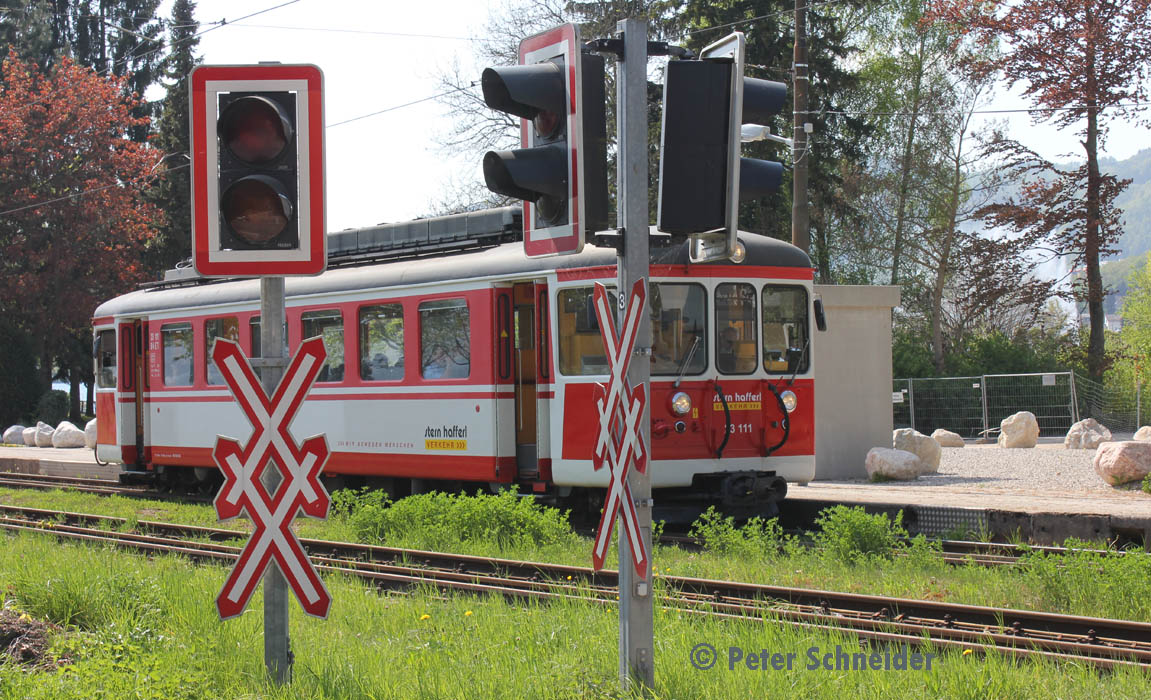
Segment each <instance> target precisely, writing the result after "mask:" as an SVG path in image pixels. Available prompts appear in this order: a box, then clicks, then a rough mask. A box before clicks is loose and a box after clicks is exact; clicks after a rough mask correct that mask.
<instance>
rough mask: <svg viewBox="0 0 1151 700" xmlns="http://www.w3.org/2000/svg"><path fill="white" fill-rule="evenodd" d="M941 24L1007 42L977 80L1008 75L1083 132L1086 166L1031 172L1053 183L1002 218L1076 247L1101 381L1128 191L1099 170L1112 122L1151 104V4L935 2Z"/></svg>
mask: <svg viewBox="0 0 1151 700" xmlns="http://www.w3.org/2000/svg"><path fill="white" fill-rule="evenodd" d="M933 16H934V17H935V18H936V19H938V20H939V21H944V22H947V23H948V24H950V25H952V26H954V27H955V28H957V29H958V31H959V32H960V33H961V35H964V36H969V37H972V38H973V39H974V40H975V41H976V42H978V43H979V44H981V45H984V46H989V45H991V44H994V43H999V44H1000V47H1001V50H1000V52H999V53H998V54H997V55H993V56H990V57H979V58H976V59H973V60H972V61H971V62H970V63H969V65H968V68H969V69H970V70H971V71H972V72H973V73H974V74H977V75H988V74H993V73H1002V75H1003V76H1004V77H1005V78H1006V79H1007V81H1008V83H1010V84H1011V85H1015V84H1020V83H1021V84H1022V86H1023V93H1024V94H1025V95H1026V96H1028V97H1030V98H1031V99H1032V100H1033V102H1034V103H1035V105H1036V107H1038V108H1039V111H1036V112H1034V113H1033V114H1034V119H1035V121H1051V122H1053V123H1055V124H1056V125H1057V126H1058V127H1060V128H1066V127H1069V126H1078V127H1079V128H1080V130H1079V132H1078V134H1079V135H1080V136H1081V137H1082V141H1081V145H1082V146H1083V150H1084V153H1085V155H1086V164H1085V165H1084V166H1083V167H1082V168H1081V169H1079V170H1078V171H1076V172H1075V173H1074V174H1072V173H1069V172H1060V171H1055V169H1054V168H1053V167H1043V166H1042V165H1040V166H1030V167H1031V169H1032V170H1036V169H1037V170H1039V171H1043V170H1046V171H1047V173H1046V174H1047V175H1049V176H1051V177H1050V179H1040V180H1038V181H1033V182H1031V183H1030V184H1029V185H1028V186H1027V187H1025V192H1026V197H1025V200H1024V201H1023V202H1022V203H1018V204H1017V205H1016V207H1017V208H1016V210H1015V211H1014V212H1009V211H1006V210H1000V212H999V214H1000V220H1003V218H1007V219H1009V220H1010V221H1011V222H1012V224H1013V225H1014V226H1015V227H1016V228H1017V229H1020V228H1021V227H1022V228H1031V229H1034V227H1035V226H1046V225H1053V227H1052V228H1048V229H1046V230H1047V231H1048V232H1051V233H1052V234H1053V235H1054V236H1056V238H1057V239H1059V238H1060V237H1061V240H1059V242H1060V243H1063V244H1065V245H1067V246H1068V247H1067V248H1064V249H1063V251H1064V252H1065V254H1068V255H1071V256H1072V257H1074V258H1075V259H1076V260H1077V261H1081V262H1082V264H1083V265H1084V267H1085V269H1086V277H1087V284H1086V290H1085V294H1084V296H1085V297H1086V300H1087V307H1088V311H1089V314H1090V318H1091V333H1090V346H1089V348H1088V373H1089V374H1090V375H1091V377H1092V378H1093V379H1095V380H1096V381H1101V380H1102V378H1103V371H1104V366H1105V360H1104V350H1105V347H1104V333H1103V327H1104V310H1103V301H1104V289H1103V282H1102V277H1101V275H1100V270H1099V260H1100V256H1101V255H1103V254H1104V253H1105V252H1106V250H1107V246H1108V244H1109V243H1111V242H1113V241H1114V240H1115V239H1116V238H1117V236H1118V229H1117V228H1111V227H1109V226H1108V222H1107V221H1106V218H1107V215H1108V213H1109V212H1108V208H1109V207H1110V205H1111V203H1112V202H1113V201H1114V196H1115V195H1116V194H1118V193H1119V192H1121V191H1122V189H1123V187H1124V186H1125V185H1123V184H1122V183H1120V182H1119V181H1118V180H1116V179H1115V178H1109V177H1107V176H1104V175H1102V174H1101V173H1100V172H1099V154H1098V151H1099V148H1100V146H1101V145H1102V143H1103V142H1104V140H1105V138H1106V135H1107V130H1106V125H1105V121H1104V120H1105V119H1106V118H1107V117H1117V116H1130V115H1132V114H1133V113H1134V110H1135V109H1136V105H1138V103H1141V102H1144V101H1146V99H1147V82H1146V81H1147V78H1148V64H1149V61H1151V0H1077V1H1074V2H1061V1H1060V0H1022V1H1020V2H1007V1H1006V0H991V1H990V2H985V1H984V0H935V5H934V7H933ZM1014 150H1015V153H1016V154H1019V153H1021V152H1020V151H1019V150H1018V149H1014ZM1048 165H1049V164H1048ZM1036 174H1042V173H1036ZM1052 203H1055V204H1058V205H1059V212H1058V215H1057V216H1055V217H1052V216H1050V215H1049V214H1048V211H1049V209H1048V208H1049V207H1050V205H1051V204H1052ZM1068 231H1070V233H1068Z"/></svg>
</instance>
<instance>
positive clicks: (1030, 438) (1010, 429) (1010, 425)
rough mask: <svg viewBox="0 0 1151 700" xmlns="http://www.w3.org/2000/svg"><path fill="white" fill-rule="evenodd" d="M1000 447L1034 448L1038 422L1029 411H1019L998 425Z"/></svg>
mask: <svg viewBox="0 0 1151 700" xmlns="http://www.w3.org/2000/svg"><path fill="white" fill-rule="evenodd" d="M998 442H999V446H1000V447H1035V444H1036V443H1037V442H1039V421H1037V420H1035V414H1034V413H1032V412H1031V411H1020V412H1019V413H1016V414H1015V415H1011V416H1007V417H1006V418H1004V419H1003V420H1002V421H1000V423H999V440H998Z"/></svg>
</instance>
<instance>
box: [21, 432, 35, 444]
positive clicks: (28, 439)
mask: <svg viewBox="0 0 1151 700" xmlns="http://www.w3.org/2000/svg"><path fill="white" fill-rule="evenodd" d="M24 444H25V445H26V446H28V447H35V446H36V429H35V428H24Z"/></svg>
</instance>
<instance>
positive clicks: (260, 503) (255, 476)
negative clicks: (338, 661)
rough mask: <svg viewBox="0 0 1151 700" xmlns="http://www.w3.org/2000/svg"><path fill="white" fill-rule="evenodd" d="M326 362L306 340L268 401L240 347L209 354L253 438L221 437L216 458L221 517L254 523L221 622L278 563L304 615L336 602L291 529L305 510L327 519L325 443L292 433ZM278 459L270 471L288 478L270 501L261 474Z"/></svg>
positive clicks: (319, 348)
mask: <svg viewBox="0 0 1151 700" xmlns="http://www.w3.org/2000/svg"><path fill="white" fill-rule="evenodd" d="M326 357H327V352H326V351H325V350H324V342H323V340H322V339H321V338H312V339H310V340H305V341H304V342H303V344H302V345H301V346H300V351H299V352H298V353H297V354H296V356H295V357H294V358H292V361H291V363H290V364H289V365H288V369H287V371H286V372H285V373H284V377H283V379H281V380H280V385H279V386H278V387H276V392H275V394H273V395H272V398H271V399H269V398H268V396H267V394H265V393H264V390H263V388H262V387H261V386H260V382H259V380H257V378H256V373H255V372H253V371H252V366H251V364H249V363H248V359H247V358H246V357H244V353H243V352H242V351H241V350H240V346H239V345H237V344H236V343H233V342H231V341H229V340H223V339H220V340H217V341H216V346H215V348H213V350H212V359H213V360H214V361H215V362H216V367H217V368H219V370H220V373H221V374H223V375H224V381H225V382H227V384H228V388H229V389H231V390H232V394H233V395H234V396H235V397H236V401H238V402H239V404H240V407H241V408H242V409H243V410H244V415H245V416H247V417H248V420H249V421H250V422H251V424H252V436H251V437H250V438H249V439H248V444H247V445H246V446H243V447H241V446H240V443H239V442H237V441H236V440H233V439H231V438H226V437H223V436H217V437H216V449H215V451H213V453H212V456H213V457H214V458H215V460H216V465H217V466H219V467H220V470H221V471H223V473H224V485H223V486H222V487H221V488H220V492H219V493H218V494H217V495H216V500H215V505H216V515H217V516H219V518H220V519H221V520H230V519H232V518H235V517H237V516H238V515H240V514H241V513H242V512H244V511H247V513H248V517H250V518H251V519H252V521H253V522H254V523H255V525H256V530H255V532H254V533H253V534H252V537H251V539H249V540H248V543H247V545H245V546H244V550H243V551H242V552H240V558H239V560H237V561H236V565H235V566H234V567H233V568H232V573H231V574H230V575H229V576H228V580H227V581H225V582H224V588H223V589H222V590H221V591H220V595H219V596H217V597H216V609H217V610H219V612H220V618H221V619H224V620H226V619H228V618H230V617H235V616H237V615H239V614H240V613H241V612H243V611H244V608H245V607H246V606H247V605H248V600H249V599H250V598H251V597H252V593H253V592H254V591H255V589H256V585H257V584H258V583H259V582H260V578H261V577H263V575H264V571H265V570H266V569H267V568H268V566H269V564H270V562H271V561H272V560H275V562H276V564H278V565H279V567H280V571H281V572H282V573H283V574H284V578H285V579H286V580H287V582H288V585H289V586H291V588H292V592H293V593H295V595H296V599H297V600H299V601H300V605H302V606H303V607H304V612H306V613H308V614H309V615H314V616H316V617H327V616H328V608H329V607H330V606H331V603H332V597H331V596H330V595H329V594H328V589H327V588H325V587H324V582H323V581H321V580H320V576H319V574H318V573H317V572H316V570H315V568H314V567H313V566H312V563H311V562H310V561H308V555H307V554H306V553H305V552H304V548H303V547H302V546H301V545H300V541H299V540H298V539H297V538H296V533H294V532H292V530H291V528H290V527H289V526H290V525H291V524H292V520H293V519H294V518H295V517H296V515H297V513H299V512H300V511H303V513H304V515H307V516H310V517H313V518H326V517H327V516H328V504H329V499H328V492H327V491H326V490H325V489H324V487H323V485H322V484H321V483H320V480H319V476H320V471H321V470H322V469H323V468H324V463H325V462H326V461H327V460H328V441H327V439H326V438H325V437H324V436H323V435H317V436H315V437H310V438H308V439H307V440H304V442H303V444H302V445H297V444H296V441H295V440H294V439H292V435H291V433H289V432H288V428H289V426H291V424H292V419H293V418H294V417H295V416H296V412H297V411H298V410H299V408H300V404H302V403H303V402H304V396H306V395H307V393H308V390H309V389H310V388H311V387H312V384H313V383H314V382H315V381H316V375H318V374H319V372H320V369H321V368H322V367H323V365H324V359H325V358H326ZM273 461H274V463H275V464H273V466H272V468H273V469H275V468H280V469H281V474H282V476H283V480H282V481H281V482H280V484H279V486H278V487H277V488H276V493H275V495H274V496H269V495H268V490H267V489H266V488H265V487H264V484H263V482H261V481H260V475H261V474H263V472H264V469H265V468H267V467H268V465H269V464H272V463H273ZM276 465H279V467H277V466H276Z"/></svg>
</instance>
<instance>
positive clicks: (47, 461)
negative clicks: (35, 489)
mask: <svg viewBox="0 0 1151 700" xmlns="http://www.w3.org/2000/svg"><path fill="white" fill-rule="evenodd" d="M0 471H4V472H18V473H21V474H45V475H48V476H76V477H84V478H89V479H112V480H115V479H118V478H119V474H120V465H119V464H104V465H101V464H97V463H96V453H95V452H93V451H92V450H89V449H87V448H84V447H79V448H75V449H69V450H64V449H58V448H55V447H6V446H4V447H0Z"/></svg>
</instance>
